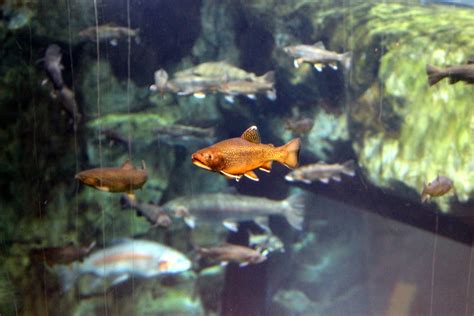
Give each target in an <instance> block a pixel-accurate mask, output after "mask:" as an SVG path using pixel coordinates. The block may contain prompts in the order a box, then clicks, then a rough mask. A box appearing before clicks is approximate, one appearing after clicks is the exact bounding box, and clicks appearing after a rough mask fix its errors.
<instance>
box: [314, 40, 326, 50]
mask: <svg viewBox="0 0 474 316" xmlns="http://www.w3.org/2000/svg"><path fill="white" fill-rule="evenodd" d="M313 47H315V48H320V49H326V46H324V44H323V42H321V41H319V42H316V43H314V44H313Z"/></svg>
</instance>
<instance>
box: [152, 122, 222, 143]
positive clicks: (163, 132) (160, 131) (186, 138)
mask: <svg viewBox="0 0 474 316" xmlns="http://www.w3.org/2000/svg"><path fill="white" fill-rule="evenodd" d="M155 133H156V134H157V137H158V139H159V140H161V141H164V142H166V143H169V144H172V145H183V146H188V145H189V144H195V143H204V144H210V143H211V142H212V141H213V140H214V133H215V130H214V128H213V127H209V128H202V127H197V126H190V125H181V124H171V125H161V126H158V127H156V128H155Z"/></svg>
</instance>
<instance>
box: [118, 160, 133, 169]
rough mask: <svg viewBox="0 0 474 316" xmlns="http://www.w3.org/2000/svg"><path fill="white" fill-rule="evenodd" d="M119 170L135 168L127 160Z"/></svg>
mask: <svg viewBox="0 0 474 316" xmlns="http://www.w3.org/2000/svg"><path fill="white" fill-rule="evenodd" d="M120 168H122V169H125V170H131V169H135V167H134V166H133V163H132V162H131V161H130V160H128V159H127V160H126V161H125V162H124V163H123V165H122V166H121V167H120Z"/></svg>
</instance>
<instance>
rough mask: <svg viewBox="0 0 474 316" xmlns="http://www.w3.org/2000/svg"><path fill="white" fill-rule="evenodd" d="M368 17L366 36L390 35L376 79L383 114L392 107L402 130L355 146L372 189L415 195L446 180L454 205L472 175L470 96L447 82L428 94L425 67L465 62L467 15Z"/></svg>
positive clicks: (402, 11) (379, 8)
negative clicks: (394, 186) (398, 185)
mask: <svg viewBox="0 0 474 316" xmlns="http://www.w3.org/2000/svg"><path fill="white" fill-rule="evenodd" d="M369 17H370V20H369V23H368V24H367V29H368V30H369V34H370V36H374V37H377V36H382V35H384V36H385V35H386V34H388V35H387V36H385V37H384V45H385V47H386V48H387V51H386V52H385V54H384V55H383V57H382V58H381V60H380V68H379V72H378V81H379V82H380V85H381V87H382V89H383V93H384V96H383V98H384V99H386V100H384V101H387V102H383V106H382V107H381V108H380V110H381V111H382V113H381V115H382V116H383V115H384V112H385V111H386V110H387V108H386V107H389V111H394V112H395V113H396V114H397V115H398V116H399V117H401V118H402V123H401V125H400V127H399V133H398V137H388V135H386V134H385V133H383V132H381V133H377V134H369V133H365V134H364V137H363V139H361V140H360V141H358V142H356V145H355V148H356V151H357V153H358V155H359V162H360V163H361V165H362V166H363V167H364V168H366V170H367V172H368V175H369V177H370V178H371V179H372V180H373V181H375V183H377V184H378V185H381V186H385V187H387V186H390V183H391V181H393V180H398V181H401V182H404V183H405V184H406V185H408V186H410V187H412V188H414V189H415V190H420V189H421V188H422V185H423V183H426V182H428V181H432V180H433V179H434V178H435V177H436V176H437V175H439V174H443V175H446V176H448V177H450V178H451V179H453V181H454V183H455V187H456V193H457V198H458V199H459V200H460V201H466V200H467V199H468V198H469V196H470V195H471V194H472V192H473V190H474V172H473V171H472V168H470V163H471V160H472V157H473V154H474V143H473V142H472V136H473V135H474V129H473V128H472V121H473V117H474V107H473V106H472V100H473V99H474V91H473V90H472V89H471V88H470V87H469V86H467V85H465V84H463V83H458V84H455V85H449V84H448V82H447V80H445V81H441V82H439V83H438V84H437V85H436V86H433V87H431V88H430V87H429V86H428V83H427V76H426V71H425V67H426V64H434V65H437V66H441V67H443V66H447V65H450V64H462V63H465V62H466V60H467V58H468V57H469V56H470V55H469V54H470V53H471V52H472V51H473V50H474V43H473V42H472V36H473V35H474V25H473V24H472V11H470V10H461V9H455V10H454V9H450V8H437V7H434V8H425V7H406V6H401V5H397V4H386V5H383V4H379V5H375V6H374V7H373V8H372V9H371V10H370V11H369ZM444 21H449V27H446V23H447V22H444ZM393 100H398V102H394V101H393ZM377 101H380V100H372V105H373V104H374V103H378V102H377ZM369 103H370V102H369ZM367 106H371V105H370V104H367ZM443 199H446V198H443ZM443 199H442V200H443ZM447 199H449V197H447ZM441 204H442V205H441V206H442V208H443V209H444V210H447V205H446V204H444V203H441Z"/></svg>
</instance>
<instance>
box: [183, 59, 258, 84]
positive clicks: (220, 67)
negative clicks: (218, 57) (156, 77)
mask: <svg viewBox="0 0 474 316" xmlns="http://www.w3.org/2000/svg"><path fill="white" fill-rule="evenodd" d="M190 76H199V77H203V78H215V79H221V78H222V77H223V76H225V77H226V78H227V80H229V81H231V80H249V81H254V80H257V75H255V74H254V73H252V72H247V71H245V70H243V69H240V68H238V67H236V66H234V65H231V64H229V63H227V62H225V61H217V62H214V61H211V62H205V63H202V64H199V65H197V66H194V67H192V68H188V69H185V70H182V71H178V72H176V73H175V74H174V77H175V78H177V77H190Z"/></svg>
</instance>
